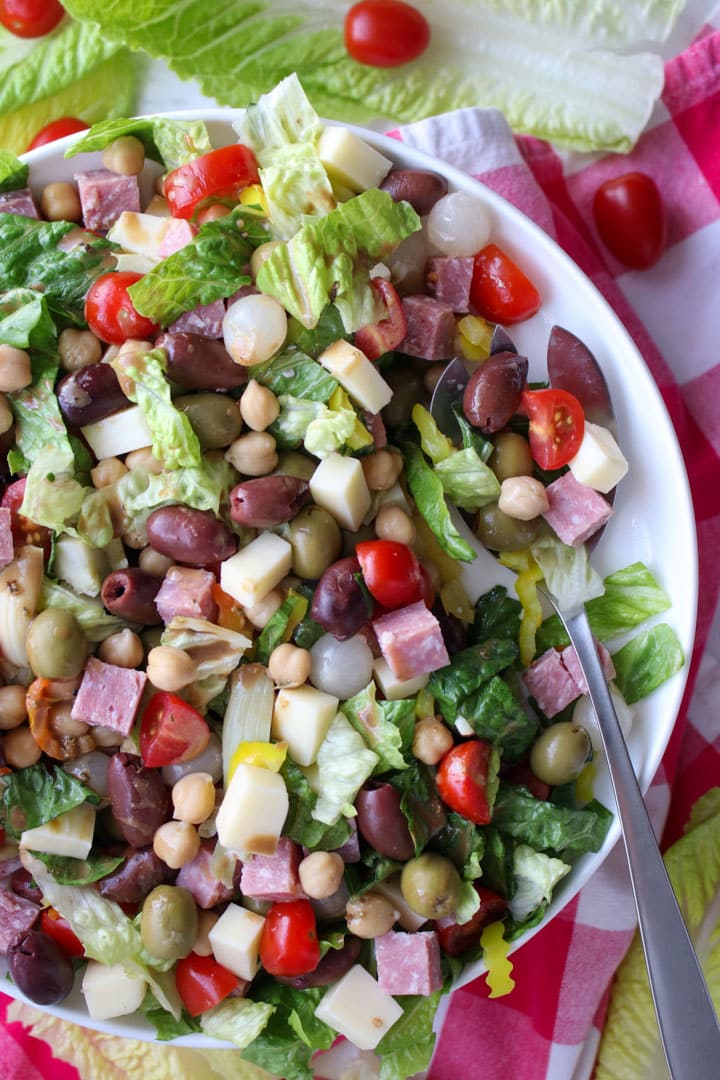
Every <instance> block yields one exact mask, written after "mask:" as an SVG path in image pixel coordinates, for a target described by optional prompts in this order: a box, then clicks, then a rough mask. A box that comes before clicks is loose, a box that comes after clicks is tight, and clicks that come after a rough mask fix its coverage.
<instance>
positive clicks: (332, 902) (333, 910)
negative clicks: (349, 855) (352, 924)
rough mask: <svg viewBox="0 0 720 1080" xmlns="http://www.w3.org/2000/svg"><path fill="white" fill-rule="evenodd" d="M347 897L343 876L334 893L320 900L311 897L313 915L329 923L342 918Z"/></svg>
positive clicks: (348, 897)
mask: <svg viewBox="0 0 720 1080" xmlns="http://www.w3.org/2000/svg"><path fill="white" fill-rule="evenodd" d="M349 899H350V890H349V889H348V886H347V882H346V881H345V879H344V878H343V880H342V881H341V882H340V888H339V889H336V890H335V892H334V893H331V894H330V896H326V897H324V898H323V899H322V900H315V899H313V900H311V901H310V903H311V904H312V909H313V911H314V912H315V917H316V919H317V920H318V922H321V923H329V922H335V920H336V919H342V917H343V916H344V914H345V907H346V905H347V902H348V900H349ZM331 951H332V950H331Z"/></svg>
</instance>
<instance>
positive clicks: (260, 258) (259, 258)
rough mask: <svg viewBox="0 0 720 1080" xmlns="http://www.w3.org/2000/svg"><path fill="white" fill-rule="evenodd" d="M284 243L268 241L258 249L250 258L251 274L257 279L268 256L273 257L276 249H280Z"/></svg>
mask: <svg viewBox="0 0 720 1080" xmlns="http://www.w3.org/2000/svg"><path fill="white" fill-rule="evenodd" d="M281 243H282V241H281V240H268V241H267V243H265V244H260V246H259V247H256V248H255V250H254V251H253V253H252V255H251V256H250V273H251V274H252V276H253V277H254V278H256V277H257V276H258V274H259V272H260V267H261V266H262V264H263V263H264V262H265V260H266V259H267V257H268V255H272V253H273V251H274V250H275V248H276V247H279V246H280V244H281Z"/></svg>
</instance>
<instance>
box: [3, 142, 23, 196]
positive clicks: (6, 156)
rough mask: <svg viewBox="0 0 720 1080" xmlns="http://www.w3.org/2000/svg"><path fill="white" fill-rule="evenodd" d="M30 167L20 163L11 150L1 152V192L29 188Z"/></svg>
mask: <svg viewBox="0 0 720 1080" xmlns="http://www.w3.org/2000/svg"><path fill="white" fill-rule="evenodd" d="M29 173H30V166H29V165H25V164H24V163H23V162H22V161H19V160H18V159H17V158H16V157H15V155H14V154H11V153H10V151H9V150H0V192H1V191H16V190H17V189H18V188H23V187H27V182H28V175H29Z"/></svg>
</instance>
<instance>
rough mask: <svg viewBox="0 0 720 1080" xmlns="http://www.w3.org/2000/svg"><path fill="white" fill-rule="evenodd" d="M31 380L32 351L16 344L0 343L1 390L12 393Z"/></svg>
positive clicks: (28, 383) (27, 384)
mask: <svg viewBox="0 0 720 1080" xmlns="http://www.w3.org/2000/svg"><path fill="white" fill-rule="evenodd" d="M31 382H32V367H31V366H30V353H29V352H26V351H25V349H16V348H15V346H14V345H5V344H2V345H0V390H2V391H4V392H5V393H8V394H12V393H13V391H15V390H22V389H23V387H25V386H29V385H30V383H31Z"/></svg>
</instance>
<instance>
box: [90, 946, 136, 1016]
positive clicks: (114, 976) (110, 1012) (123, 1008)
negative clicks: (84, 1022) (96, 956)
mask: <svg viewBox="0 0 720 1080" xmlns="http://www.w3.org/2000/svg"><path fill="white" fill-rule="evenodd" d="M81 989H82V992H83V996H84V998H85V1004H86V1006H87V1011H88V1012H89V1013H90V1015H91V1016H92V1018H93V1020H112V1018H113V1017H114V1016H127V1015H128V1013H133V1012H135V1010H136V1009H139V1008H140V1006H141V1005H142V1002H143V998H144V997H145V990H146V987H145V980H144V979H142V978H140V976H135V975H128V974H127V972H126V971H125V969H124V968H123V966H122V964H110V965H108V964H100V963H98V961H97V960H89V961H88V965H87V967H86V968H85V973H84V975H83V979H82V986H81Z"/></svg>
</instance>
